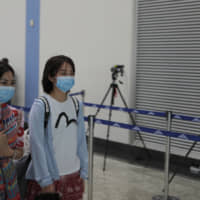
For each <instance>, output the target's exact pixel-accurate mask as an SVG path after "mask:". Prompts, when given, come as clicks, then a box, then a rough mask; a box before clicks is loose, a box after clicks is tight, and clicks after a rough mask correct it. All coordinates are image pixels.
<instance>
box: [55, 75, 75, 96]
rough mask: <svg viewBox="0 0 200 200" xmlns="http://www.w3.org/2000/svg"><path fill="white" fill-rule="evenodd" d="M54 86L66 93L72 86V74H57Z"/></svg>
mask: <svg viewBox="0 0 200 200" xmlns="http://www.w3.org/2000/svg"><path fill="white" fill-rule="evenodd" d="M56 86H57V88H58V89H60V90H61V91H62V92H64V93H66V92H68V91H69V90H71V88H72V87H73V86H74V77H73V76H58V77H57V82H56Z"/></svg>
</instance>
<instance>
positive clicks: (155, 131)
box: [15, 92, 200, 200]
mask: <svg viewBox="0 0 200 200" xmlns="http://www.w3.org/2000/svg"><path fill="white" fill-rule="evenodd" d="M80 94H81V95H84V92H80V93H74V94H72V95H73V96H74V95H80ZM83 98H84V97H83ZM84 105H85V106H90V107H95V108H97V107H98V108H99V107H101V108H104V109H113V110H119V111H123V112H134V113H138V114H145V115H153V116H159V117H167V130H158V129H154V128H147V127H141V126H136V125H130V124H125V123H119V122H114V121H107V120H103V119H95V118H94V116H89V117H84V120H85V121H88V122H89V180H88V200H92V199H93V136H94V124H95V123H97V124H102V125H109V126H114V127H119V128H124V129H129V130H135V131H143V132H148V133H151V134H156V135H162V136H166V138H167V142H166V152H165V176H164V177H165V178H164V185H165V186H164V187H165V188H164V195H157V196H154V197H153V198H152V199H153V200H161V199H162V200H172V199H173V200H177V199H178V198H176V197H172V196H169V165H170V163H169V160H170V138H171V137H176V138H181V139H184V140H192V141H196V142H199V141H200V135H192V134H189V133H178V132H171V122H172V119H173V118H174V119H180V120H188V121H193V122H200V118H199V117H190V116H183V115H176V114H172V112H170V111H168V112H154V111H145V110H137V109H127V108H120V107H115V106H104V105H98V104H92V103H86V102H85V103H84ZM15 107H16V108H18V109H21V110H24V111H25V112H29V111H30V108H25V107H20V106H15Z"/></svg>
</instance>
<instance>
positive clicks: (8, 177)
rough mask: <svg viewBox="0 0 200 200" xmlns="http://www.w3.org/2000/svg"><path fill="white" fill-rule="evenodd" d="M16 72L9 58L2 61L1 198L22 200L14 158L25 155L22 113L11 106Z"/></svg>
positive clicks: (0, 115)
mask: <svg viewBox="0 0 200 200" xmlns="http://www.w3.org/2000/svg"><path fill="white" fill-rule="evenodd" d="M15 83H16V81H15V73H14V70H13V68H12V67H11V66H10V65H9V63H8V59H3V60H1V61H0V199H1V200H20V194H19V190H18V187H17V180H16V171H15V167H14V164H13V159H14V160H16V159H19V158H21V157H22V155H23V145H24V144H23V137H22V136H23V133H24V132H23V128H22V127H23V126H21V125H22V114H21V112H19V111H18V110H16V109H14V108H12V107H10V106H9V105H8V104H7V102H9V101H10V100H11V99H12V97H13V95H14V93H15Z"/></svg>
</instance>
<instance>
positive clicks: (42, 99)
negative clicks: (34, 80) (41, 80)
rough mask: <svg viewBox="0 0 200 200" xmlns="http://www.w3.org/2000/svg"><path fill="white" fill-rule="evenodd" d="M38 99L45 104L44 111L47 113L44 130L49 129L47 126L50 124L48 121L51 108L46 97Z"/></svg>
mask: <svg viewBox="0 0 200 200" xmlns="http://www.w3.org/2000/svg"><path fill="white" fill-rule="evenodd" d="M38 99H40V100H41V101H42V102H43V103H44V109H45V113H44V128H45V129H46V128H47V124H48V120H49V116H50V106H49V102H48V100H47V98H46V97H44V96H41V97H38Z"/></svg>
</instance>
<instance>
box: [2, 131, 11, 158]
mask: <svg viewBox="0 0 200 200" xmlns="http://www.w3.org/2000/svg"><path fill="white" fill-rule="evenodd" d="M12 155H13V150H12V149H11V148H10V147H9V145H8V139H7V135H6V134H5V130H4V131H1V132H0V156H1V157H7V156H9V157H10V156H11V157H12Z"/></svg>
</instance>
